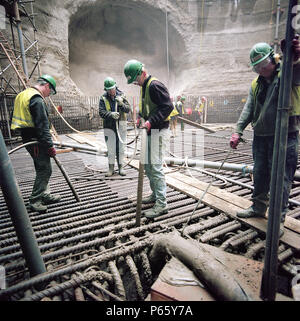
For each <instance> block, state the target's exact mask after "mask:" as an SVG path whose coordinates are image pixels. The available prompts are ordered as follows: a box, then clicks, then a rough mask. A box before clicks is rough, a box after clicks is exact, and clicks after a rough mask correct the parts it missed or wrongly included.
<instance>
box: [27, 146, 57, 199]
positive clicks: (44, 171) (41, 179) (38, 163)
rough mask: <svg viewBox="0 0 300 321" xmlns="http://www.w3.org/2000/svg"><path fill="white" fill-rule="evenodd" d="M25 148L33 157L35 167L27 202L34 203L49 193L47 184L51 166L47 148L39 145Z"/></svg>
mask: <svg viewBox="0 0 300 321" xmlns="http://www.w3.org/2000/svg"><path fill="white" fill-rule="evenodd" d="M26 149H27V151H28V152H29V154H30V156H31V157H32V159H33V163H34V168H35V181H34V184H33V189H32V193H31V195H30V197H29V202H30V203H35V202H37V201H42V199H43V198H44V197H46V196H47V195H49V194H50V190H49V185H48V184H49V180H50V177H51V174H52V166H51V160H50V156H49V155H48V153H47V148H44V147H42V146H40V145H30V146H27V147H26Z"/></svg>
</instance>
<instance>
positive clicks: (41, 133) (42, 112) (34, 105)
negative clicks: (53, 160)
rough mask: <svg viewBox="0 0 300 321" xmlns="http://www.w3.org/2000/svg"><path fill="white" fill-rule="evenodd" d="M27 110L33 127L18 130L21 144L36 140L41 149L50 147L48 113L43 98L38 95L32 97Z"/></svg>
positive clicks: (51, 144) (51, 143)
mask: <svg viewBox="0 0 300 321" xmlns="http://www.w3.org/2000/svg"><path fill="white" fill-rule="evenodd" d="M29 110H30V113H31V116H32V120H33V123H34V127H28V128H20V132H21V136H22V140H23V143H27V142H29V141H32V140H37V141H38V142H39V143H40V144H41V146H42V147H45V148H49V147H52V146H53V141H52V137H51V134H50V123H49V119H48V115H49V113H48V109H47V106H46V104H45V102H44V100H43V98H42V97H41V96H39V95H36V96H33V97H32V98H31V99H30V103H29Z"/></svg>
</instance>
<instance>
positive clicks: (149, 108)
mask: <svg viewBox="0 0 300 321" xmlns="http://www.w3.org/2000/svg"><path fill="white" fill-rule="evenodd" d="M153 80H158V79H156V78H155V77H151V78H150V79H149V80H148V82H147V85H146V88H145V96H144V98H143V87H141V93H140V102H139V113H140V114H141V115H142V117H143V118H144V119H145V120H147V119H149V118H150V117H151V115H153V114H155V113H156V112H157V105H156V104H154V102H153V101H152V100H151V98H150V93H149V87H150V84H151V82H152V81H153ZM169 120H170V115H169V116H168V117H167V118H166V119H165V121H169Z"/></svg>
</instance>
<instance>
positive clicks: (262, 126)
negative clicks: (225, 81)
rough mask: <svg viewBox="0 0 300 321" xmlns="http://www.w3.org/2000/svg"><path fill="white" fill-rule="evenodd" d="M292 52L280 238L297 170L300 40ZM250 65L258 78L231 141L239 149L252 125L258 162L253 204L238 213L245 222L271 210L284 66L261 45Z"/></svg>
mask: <svg viewBox="0 0 300 321" xmlns="http://www.w3.org/2000/svg"><path fill="white" fill-rule="evenodd" d="M282 43H284V42H282ZM292 48H293V52H294V67H293V84H292V96H291V105H292V108H291V110H290V113H289V114H290V115H289V127H288V138H287V151H286V166H285V171H284V190H283V200H282V214H281V226H280V235H282V234H283V223H284V220H285V216H286V212H287V210H288V197H289V193H290V189H291V185H292V182H293V178H294V174H295V170H296V167H297V158H298V142H299V128H300V100H299V99H300V98H299V97H300V43H299V41H298V38H297V37H296V38H295V39H293V41H292ZM250 62H251V63H250V65H251V66H252V68H253V71H255V72H256V73H257V74H258V77H256V78H255V79H254V80H253V81H252V84H251V87H250V91H249V95H248V98H247V101H246V103H245V105H244V108H243V110H242V113H241V115H240V118H239V120H238V122H237V124H236V130H235V133H234V134H232V136H231V139H230V146H231V147H232V148H233V149H236V148H237V146H238V143H239V141H240V138H241V136H242V135H243V131H244V129H245V128H246V126H247V125H248V124H249V123H250V122H251V124H252V127H253V131H254V138H253V146H252V151H253V160H254V173H253V178H254V190H253V194H252V202H253V204H252V205H251V206H250V207H249V208H247V209H246V210H243V211H240V212H238V213H237V216H238V217H242V218H248V217H253V216H258V217H264V216H265V213H266V210H267V207H268V203H269V189H270V177H271V165H272V155H273V145H274V134H275V125H276V113H277V105H278V95H279V81H280V76H281V73H280V71H281V63H280V61H279V59H278V58H277V56H275V55H274V51H273V49H272V48H271V47H270V46H269V45H268V44H267V43H257V44H256V45H254V46H253V48H252V49H251V51H250Z"/></svg>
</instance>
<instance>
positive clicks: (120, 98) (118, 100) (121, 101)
mask: <svg viewBox="0 0 300 321" xmlns="http://www.w3.org/2000/svg"><path fill="white" fill-rule="evenodd" d="M116 101H117V103H118V105H119V106H123V105H124V102H123V98H122V97H121V96H117V97H116Z"/></svg>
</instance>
